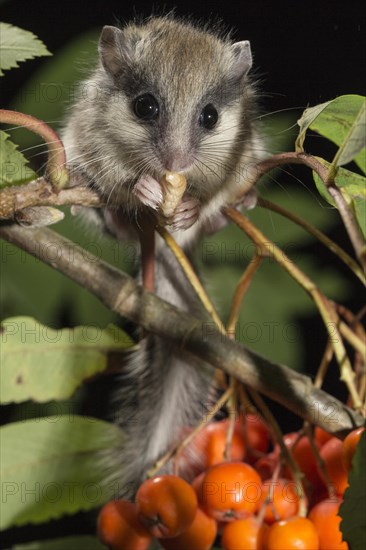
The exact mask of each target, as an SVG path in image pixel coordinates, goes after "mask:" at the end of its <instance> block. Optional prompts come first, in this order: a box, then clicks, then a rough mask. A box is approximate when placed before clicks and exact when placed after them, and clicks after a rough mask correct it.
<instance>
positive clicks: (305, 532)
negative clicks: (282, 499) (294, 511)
mask: <svg viewBox="0 0 366 550" xmlns="http://www.w3.org/2000/svg"><path fill="white" fill-rule="evenodd" d="M266 545H267V549H266V550H319V537H318V533H317V531H316V529H315V527H314V525H313V523H312V522H311V521H310V520H309V519H307V518H300V517H299V516H294V517H292V518H289V519H285V520H281V521H277V522H276V523H274V524H273V525H271V527H270V528H269V531H268V535H267V540H266Z"/></svg>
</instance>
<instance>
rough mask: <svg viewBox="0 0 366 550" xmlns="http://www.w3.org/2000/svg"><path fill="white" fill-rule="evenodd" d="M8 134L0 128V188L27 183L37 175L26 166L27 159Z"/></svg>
mask: <svg viewBox="0 0 366 550" xmlns="http://www.w3.org/2000/svg"><path fill="white" fill-rule="evenodd" d="M8 138H9V134H7V133H6V132H3V131H2V130H0V167H1V173H0V189H1V188H4V187H9V186H10V185H20V184H22V183H27V182H28V181H31V180H33V179H35V178H36V177H37V175H36V174H35V172H33V170H31V169H30V168H29V166H28V161H27V159H26V158H25V157H24V156H23V155H22V153H21V152H20V151H18V145H15V143H13V142H12V141H10V140H9V139H8Z"/></svg>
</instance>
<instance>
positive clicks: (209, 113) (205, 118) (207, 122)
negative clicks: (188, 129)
mask: <svg viewBox="0 0 366 550" xmlns="http://www.w3.org/2000/svg"><path fill="white" fill-rule="evenodd" d="M218 119H219V113H218V112H217V111H216V109H215V107H214V106H213V105H212V103H209V104H208V105H206V107H204V108H203V109H202V112H201V114H200V119H199V120H200V125H201V126H203V128H206V129H207V130H211V129H212V128H213V127H214V126H215V125H216V122H217V121H218Z"/></svg>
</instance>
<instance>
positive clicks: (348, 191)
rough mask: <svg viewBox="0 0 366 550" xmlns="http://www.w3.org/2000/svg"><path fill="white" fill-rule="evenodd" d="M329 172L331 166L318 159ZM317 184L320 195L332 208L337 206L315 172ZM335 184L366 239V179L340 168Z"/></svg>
mask: <svg viewBox="0 0 366 550" xmlns="http://www.w3.org/2000/svg"><path fill="white" fill-rule="evenodd" d="M317 159H318V161H319V162H321V163H322V164H323V165H324V166H325V167H326V168H327V169H328V170H329V169H330V166H331V165H330V164H329V163H328V162H326V161H325V160H324V159H321V158H319V157H317ZM313 177H314V181H315V184H316V186H317V188H318V191H319V193H320V194H321V195H322V197H324V199H325V200H326V201H327V202H329V204H331V205H332V206H335V203H334V201H333V198H332V197H331V195H330V194H329V192H328V189H327V187H326V185H325V184H324V182H323V181H322V179H321V178H320V177H319V176H318V175H317V174H316V173H315V172H313ZM335 183H336V185H337V187H339V189H340V190H341V192H342V195H343V197H344V198H345V200H346V202H347V204H348V205H349V206H350V207H351V208H352V210H353V213H354V214H355V216H356V219H357V221H358V224H359V226H360V228H361V231H362V233H363V235H364V236H365V238H366V178H365V177H364V176H361V175H360V174H356V173H355V172H350V170H347V169H346V168H338V170H337V173H336V175H335Z"/></svg>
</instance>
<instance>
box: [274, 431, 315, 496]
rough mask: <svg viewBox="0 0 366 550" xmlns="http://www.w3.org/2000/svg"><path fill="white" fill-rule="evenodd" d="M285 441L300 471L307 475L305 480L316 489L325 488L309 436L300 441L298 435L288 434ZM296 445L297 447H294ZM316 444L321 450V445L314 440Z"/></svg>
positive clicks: (284, 438)
mask: <svg viewBox="0 0 366 550" xmlns="http://www.w3.org/2000/svg"><path fill="white" fill-rule="evenodd" d="M283 440H284V443H285V445H286V447H288V449H289V450H290V452H291V454H292V456H293V457H294V459H295V461H296V462H297V464H298V466H299V468H300V470H301V471H302V472H303V473H304V474H305V480H307V481H308V482H309V483H310V484H311V485H312V486H313V487H314V488H316V487H321V486H323V485H324V482H323V480H322V478H321V477H320V475H319V471H318V463H317V459H316V456H315V454H314V451H313V449H312V447H311V444H310V441H309V438H308V436H303V437H301V439H298V434H297V433H296V432H294V433H289V434H286V435H285V436H284V437H283ZM295 443H296V445H294V444H295ZM314 444H315V445H316V446H317V447H318V449H319V448H320V445H319V443H317V442H316V440H314ZM305 480H304V481H305Z"/></svg>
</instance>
